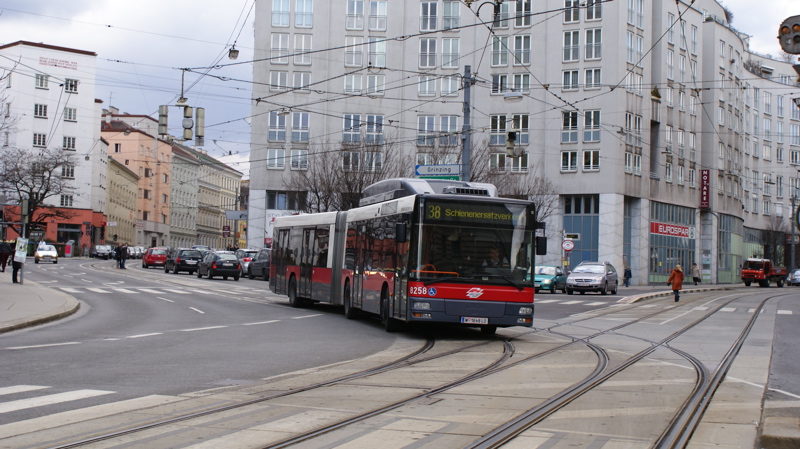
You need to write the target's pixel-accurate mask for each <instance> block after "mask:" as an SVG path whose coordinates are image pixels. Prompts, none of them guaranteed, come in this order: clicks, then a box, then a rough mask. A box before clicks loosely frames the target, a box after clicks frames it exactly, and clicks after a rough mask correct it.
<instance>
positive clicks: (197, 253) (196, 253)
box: [180, 250, 200, 257]
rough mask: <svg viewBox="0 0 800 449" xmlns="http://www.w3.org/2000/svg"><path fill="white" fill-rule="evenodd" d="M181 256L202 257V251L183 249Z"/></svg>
mask: <svg viewBox="0 0 800 449" xmlns="http://www.w3.org/2000/svg"><path fill="white" fill-rule="evenodd" d="M180 256H181V257H200V251H195V250H192V251H181V254H180Z"/></svg>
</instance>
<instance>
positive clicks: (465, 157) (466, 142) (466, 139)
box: [461, 65, 473, 182]
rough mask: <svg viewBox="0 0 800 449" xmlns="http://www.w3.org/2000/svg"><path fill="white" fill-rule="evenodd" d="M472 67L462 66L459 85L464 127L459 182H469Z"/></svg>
mask: <svg viewBox="0 0 800 449" xmlns="http://www.w3.org/2000/svg"><path fill="white" fill-rule="evenodd" d="M472 81H473V80H472V66H469V65H466V66H464V78H462V80H461V85H462V87H463V88H464V126H463V127H462V128H461V130H462V136H461V139H462V144H461V180H462V181H467V182H469V181H470V178H471V176H472V174H471V173H470V166H469V165H470V151H471V145H472V124H471V123H470V107H471V106H470V94H471V89H472Z"/></svg>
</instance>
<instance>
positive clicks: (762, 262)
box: [742, 259, 786, 287]
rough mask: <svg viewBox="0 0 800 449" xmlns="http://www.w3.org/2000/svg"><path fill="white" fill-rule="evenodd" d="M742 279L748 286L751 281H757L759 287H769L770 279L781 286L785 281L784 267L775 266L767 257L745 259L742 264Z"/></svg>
mask: <svg viewBox="0 0 800 449" xmlns="http://www.w3.org/2000/svg"><path fill="white" fill-rule="evenodd" d="M742 280H743V281H744V285H746V286H748V287H749V286H750V284H751V283H753V282H757V283H758V285H759V286H760V287H769V283H770V281H775V283H776V284H777V285H778V287H783V283H784V282H786V268H783V267H776V266H775V265H773V264H772V262H771V261H770V260H769V259H747V260H745V261H744V265H742Z"/></svg>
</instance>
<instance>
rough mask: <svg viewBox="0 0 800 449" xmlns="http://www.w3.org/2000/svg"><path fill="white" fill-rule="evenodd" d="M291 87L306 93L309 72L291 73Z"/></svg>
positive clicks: (309, 81)
mask: <svg viewBox="0 0 800 449" xmlns="http://www.w3.org/2000/svg"><path fill="white" fill-rule="evenodd" d="M292 79H293V81H292V88H293V89H294V90H296V91H297V92H300V93H308V92H309V90H308V86H309V85H310V84H311V73H310V72H294V73H293V74H292Z"/></svg>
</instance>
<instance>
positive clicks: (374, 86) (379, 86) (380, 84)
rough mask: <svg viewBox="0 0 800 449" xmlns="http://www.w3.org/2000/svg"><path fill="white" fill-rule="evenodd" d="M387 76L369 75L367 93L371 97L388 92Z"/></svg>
mask: <svg viewBox="0 0 800 449" xmlns="http://www.w3.org/2000/svg"><path fill="white" fill-rule="evenodd" d="M385 79H386V75H367V93H368V94H370V95H383V91H384V90H386V85H385V84H386V81H385Z"/></svg>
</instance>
